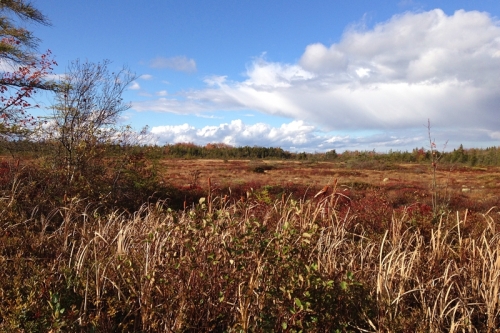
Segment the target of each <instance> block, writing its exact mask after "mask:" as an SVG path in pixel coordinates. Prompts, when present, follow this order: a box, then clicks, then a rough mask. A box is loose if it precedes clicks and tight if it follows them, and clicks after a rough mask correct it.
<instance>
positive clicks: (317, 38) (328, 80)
mask: <svg viewBox="0 0 500 333" xmlns="http://www.w3.org/2000/svg"><path fill="white" fill-rule="evenodd" d="M34 5H35V6H36V7H37V8H39V9H40V10H41V11H42V12H43V13H44V14H45V15H46V16H48V18H49V19H50V21H51V22H52V26H50V27H40V26H34V27H33V28H32V29H33V30H34V31H35V34H36V36H38V37H39V38H40V39H41V41H42V42H41V44H40V47H39V49H40V51H44V50H46V49H50V50H51V51H52V53H53V55H54V56H55V59H56V60H57V62H58V63H59V66H58V67H57V68H56V69H55V72H56V73H63V72H64V69H65V67H66V65H67V64H68V63H69V62H70V61H72V60H75V59H80V60H89V61H95V62H97V61H101V60H103V59H109V60H111V61H112V62H113V63H112V66H115V67H116V68H120V67H122V66H124V65H125V66H127V67H128V68H130V70H131V71H133V72H135V73H136V75H137V76H138V78H137V80H135V81H134V82H133V84H132V85H130V87H129V89H128V90H127V92H126V94H125V96H124V98H125V99H126V100H128V101H130V102H131V103H132V108H131V109H130V110H128V111H127V112H126V113H124V114H123V119H122V121H123V123H124V124H131V125H132V126H133V127H134V128H137V129H140V128H141V127H142V126H144V125H149V128H150V131H151V133H152V134H153V137H154V139H153V141H154V143H156V144H160V145H163V144H165V143H176V142H194V143H196V144H200V145H204V144H207V143H210V142H212V143H214V142H224V143H227V144H230V145H234V146H241V145H250V146H254V145H257V146H267V147H269V146H273V147H278V146H279V147H282V148H283V149H285V150H289V151H309V152H314V151H317V152H320V151H327V150H330V149H336V150H337V151H344V150H373V149H375V150H376V151H380V152H382V151H387V150H389V149H392V150H411V149H413V148H415V147H426V146H427V145H428V136H427V128H426V124H427V120H428V119H430V121H431V124H432V137H433V138H435V139H436V143H437V144H438V147H439V146H442V145H444V144H445V142H446V141H448V144H447V149H453V148H456V147H458V145H460V144H463V145H464V147H466V148H472V147H488V146H497V145H499V144H500V143H499V142H500V117H499V107H500V85H499V84H498V83H499V82H498V81H499V78H500V23H499V18H498V17H499V16H500V2H498V1H496V0H482V1H472V0H468V1H457V0H454V1H411V0H403V1H388V0H387V1H343V0H340V1H325V0H323V1H317V0H308V1H305V0H304V1H299V0H293V1H292V0H288V1H282V0H252V1H249V0H248V1H247V0H240V1H230V0H204V1H202V0H198V1H194V0H183V1H167V0H162V1H160V0H148V1H132V0H120V1H117V0H104V1H103V0H101V1H96V0H85V1H67V0H65V1H63V0H43V1H41V0H38V1H35V2H34Z"/></svg>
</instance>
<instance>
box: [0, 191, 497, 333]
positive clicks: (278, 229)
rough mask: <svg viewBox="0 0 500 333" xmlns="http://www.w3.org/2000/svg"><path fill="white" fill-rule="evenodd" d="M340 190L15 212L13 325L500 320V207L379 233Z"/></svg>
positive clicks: (6, 313)
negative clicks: (18, 217) (313, 195)
mask: <svg viewBox="0 0 500 333" xmlns="http://www.w3.org/2000/svg"><path fill="white" fill-rule="evenodd" d="M340 197H341V195H340V194H338V193H334V194H332V195H330V196H327V197H324V198H322V199H320V200H293V199H292V198H291V197H288V198H286V197H282V198H281V199H280V200H276V201H274V202H272V203H271V204H268V203H264V202H262V201H259V200H257V199H252V198H250V200H247V201H244V202H242V201H235V202H229V201H228V200H226V199H224V198H222V197H216V196H208V197H207V198H206V199H205V198H203V199H201V200H200V202H199V203H198V204H197V205H194V206H192V207H191V208H190V209H186V210H183V211H182V210H181V211H175V210H172V209H169V208H168V206H167V205H166V204H163V203H159V204H156V205H144V206H143V207H142V208H141V209H139V210H138V211H137V212H135V213H133V214H125V213H118V212H115V213H111V214H105V215H101V214H99V210H95V209H93V208H92V209H91V208H90V206H86V204H85V202H84V201H81V200H73V201H70V202H69V203H68V204H67V205H66V206H65V207H63V208H60V209H58V210H54V211H53V212H52V214H49V215H48V216H45V217H43V218H42V219H40V218H33V219H29V218H27V219H26V221H25V223H21V224H19V223H17V224H11V223H9V222H8V221H7V220H3V221H2V223H3V224H2V229H1V230H2V235H1V238H2V239H1V242H0V250H1V251H0V263H1V265H0V281H2V282H0V298H1V299H2V302H1V305H0V330H2V331H6V332H27V331H52V332H56V331H82V332H87V331H88V332H117V331H122V332H208V331H216V332H269V331H274V332H281V331H283V332H299V331H308V332H336V331H337V332H496V331H498V329H500V304H499V298H500V291H499V286H500V243H499V237H500V233H499V226H498V224H499V216H498V213H497V209H496V208H493V209H491V210H490V211H488V212H485V213H484V214H480V215H479V217H480V219H479V218H478V216H475V217H474V219H473V221H474V223H476V224H478V225H476V226H471V225H470V223H471V222H470V219H471V214H470V213H468V212H462V213H459V212H457V213H453V214H448V215H443V216H441V219H440V220H439V221H438V222H437V223H436V224H434V225H431V227H428V226H426V229H422V228H420V227H419V225H418V224H415V223H414V220H413V219H410V218H409V215H408V212H407V210H405V209H403V210H400V211H394V213H393V215H392V219H391V221H390V225H389V228H388V229H387V230H386V231H385V232H383V233H374V232H371V231H370V230H373V229H371V228H368V227H367V226H366V222H365V221H363V220H362V219H359V218H358V217H357V216H356V214H353V213H350V212H349V211H347V212H346V211H345V210H340V209H338V207H337V200H338V199H339V198H340ZM5 202H7V203H8V202H9V200H7V198H6V200H5ZM51 221H52V222H51ZM53 221H57V225H54V223H53ZM28 245H29V246H28Z"/></svg>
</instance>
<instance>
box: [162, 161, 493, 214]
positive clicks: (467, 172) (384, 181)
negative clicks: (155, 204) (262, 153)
mask: <svg viewBox="0 0 500 333" xmlns="http://www.w3.org/2000/svg"><path fill="white" fill-rule="evenodd" d="M355 167H356V166H355ZM158 168H159V170H160V173H161V176H162V177H163V179H164V181H165V182H169V183H172V184H174V185H175V186H177V187H179V188H184V189H186V188H189V187H190V186H199V187H201V189H203V190H208V183H207V179H208V178H211V183H212V189H213V188H215V189H218V191H217V194H221V195H225V194H227V195H229V190H228V189H229V188H232V190H233V191H234V190H236V192H237V193H236V195H235V196H234V198H236V199H239V198H240V194H242V193H240V192H238V191H237V189H243V190H244V191H248V190H250V189H254V190H258V189H259V188H261V187H264V186H265V187H266V188H267V189H268V190H271V189H273V190H274V192H273V193H275V194H281V193H285V194H286V195H290V194H291V195H294V196H295V197H301V196H302V197H303V198H309V197H310V196H312V195H314V194H316V193H317V192H318V191H319V190H320V189H322V188H323V187H324V186H330V191H332V188H333V186H332V185H333V184H334V182H336V183H337V191H339V192H341V193H342V192H344V193H352V192H353V191H354V192H357V193H359V192H360V191H366V190H370V189H371V190H375V189H376V190H377V191H378V192H379V193H385V194H386V195H387V197H388V198H389V199H392V200H393V201H394V202H395V204H396V205H397V204H398V202H399V204H400V205H401V204H412V203H414V202H411V201H410V200H411V199H413V200H415V201H419V202H424V203H428V204H430V196H431V194H432V188H431V187H432V177H433V174H432V169H431V166H430V165H426V164H417V163H415V164H394V165H377V164H371V165H360V168H353V167H350V166H349V165H346V163H334V162H296V161H261V160H226V161H224V160H201V159H200V160H191V159H189V160H182V159H164V160H161V161H160V164H159V166H158ZM436 184H437V187H436V189H435V190H436V191H437V193H438V195H439V196H440V200H441V203H442V204H448V205H451V207H450V208H452V209H458V210H465V209H469V210H471V209H472V210H477V209H489V208H491V207H492V206H500V168H499V167H464V166H454V165H443V166H440V168H438V170H437V171H436ZM330 193H331V192H330ZM410 194H411V196H412V198H408V195H410ZM401 195H402V196H404V197H406V199H405V198H401V197H399V198H398V196H401ZM403 199H404V200H403ZM401 200H402V201H401Z"/></svg>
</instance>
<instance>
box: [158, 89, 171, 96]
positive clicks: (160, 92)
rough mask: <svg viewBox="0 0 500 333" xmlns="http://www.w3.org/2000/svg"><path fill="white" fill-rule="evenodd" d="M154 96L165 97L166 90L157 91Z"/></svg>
mask: <svg viewBox="0 0 500 333" xmlns="http://www.w3.org/2000/svg"><path fill="white" fill-rule="evenodd" d="M155 94H156V96H167V95H168V92H167V91H166V90H160V91H157V92H156V93H155Z"/></svg>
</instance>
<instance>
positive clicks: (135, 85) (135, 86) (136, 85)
mask: <svg viewBox="0 0 500 333" xmlns="http://www.w3.org/2000/svg"><path fill="white" fill-rule="evenodd" d="M128 88H129V89H130V90H140V89H141V86H140V85H139V83H137V82H136V81H133V82H132V83H131V84H130V86H129V87H128Z"/></svg>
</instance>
